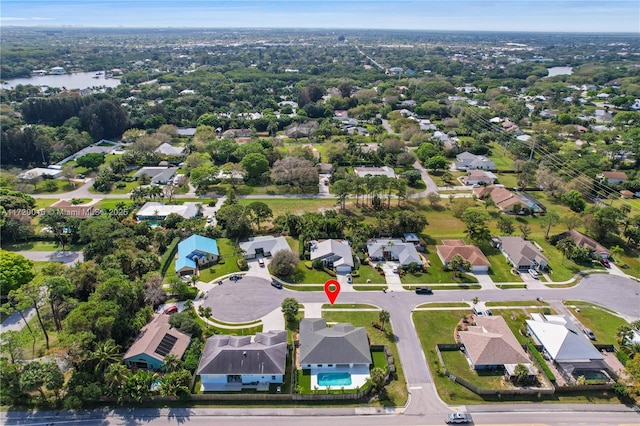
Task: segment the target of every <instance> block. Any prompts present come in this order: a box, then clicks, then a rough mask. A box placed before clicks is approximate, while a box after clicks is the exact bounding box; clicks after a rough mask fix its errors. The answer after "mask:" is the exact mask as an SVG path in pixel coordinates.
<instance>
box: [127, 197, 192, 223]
mask: <svg viewBox="0 0 640 426" xmlns="http://www.w3.org/2000/svg"><path fill="white" fill-rule="evenodd" d="M198 206H200V203H191V202H187V203H184V204H177V205H168V204H165V203H158V202H155V201H149V202H147V203H145V204H144V205H143V206H142V207H140V210H138V213H136V215H135V216H136V220H138V221H141V220H165V219H166V218H167V216H169V215H170V214H171V213H175V214H179V215H180V216H182V217H184V218H185V219H190V218H192V217H196V216H197V215H198Z"/></svg>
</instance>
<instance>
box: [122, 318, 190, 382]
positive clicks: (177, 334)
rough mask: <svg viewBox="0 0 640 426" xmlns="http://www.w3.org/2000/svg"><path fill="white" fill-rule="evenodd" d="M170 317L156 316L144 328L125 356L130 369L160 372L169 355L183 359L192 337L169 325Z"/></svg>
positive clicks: (125, 361)
mask: <svg viewBox="0 0 640 426" xmlns="http://www.w3.org/2000/svg"><path fill="white" fill-rule="evenodd" d="M169 318H170V316H169V315H165V314H156V316H155V317H154V318H153V319H152V320H151V322H149V323H148V324H147V325H145V326H144V327H142V329H141V330H140V333H139V334H138V337H137V338H136V340H135V342H133V344H132V345H131V347H130V348H129V350H128V351H127V352H126V353H125V354H124V363H125V365H126V366H127V367H129V368H136V369H144V370H153V371H158V370H160V369H161V368H162V365H163V364H164V358H165V357H166V356H167V355H175V356H176V357H177V358H179V359H182V356H183V355H184V353H185V351H186V350H187V347H188V346H189V342H190V341H191V336H190V335H189V334H186V333H183V332H181V331H180V330H178V329H177V328H174V327H172V326H171V324H169Z"/></svg>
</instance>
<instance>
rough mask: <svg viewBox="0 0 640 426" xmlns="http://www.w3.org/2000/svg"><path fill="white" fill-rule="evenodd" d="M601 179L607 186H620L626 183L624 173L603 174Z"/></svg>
mask: <svg viewBox="0 0 640 426" xmlns="http://www.w3.org/2000/svg"><path fill="white" fill-rule="evenodd" d="M601 179H605V180H606V181H607V184H609V185H620V184H621V183H624V182H626V181H627V179H628V178H627V174H626V173H625V172H603V173H602V175H601Z"/></svg>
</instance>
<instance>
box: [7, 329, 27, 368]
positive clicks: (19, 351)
mask: <svg viewBox="0 0 640 426" xmlns="http://www.w3.org/2000/svg"><path fill="white" fill-rule="evenodd" d="M27 341H28V336H27V334H25V333H20V332H19V331H15V330H9V331H5V332H4V333H2V334H0V342H2V343H1V345H0V349H1V350H2V352H4V353H8V354H9V359H11V362H12V363H14V362H16V361H18V360H21V359H22V355H23V348H24V347H25V346H26V344H27Z"/></svg>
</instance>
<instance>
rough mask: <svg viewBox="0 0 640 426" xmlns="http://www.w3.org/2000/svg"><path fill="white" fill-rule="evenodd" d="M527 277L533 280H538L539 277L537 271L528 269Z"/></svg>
mask: <svg viewBox="0 0 640 426" xmlns="http://www.w3.org/2000/svg"><path fill="white" fill-rule="evenodd" d="M528 272H529V275H531V276H532V277H533V278H535V279H536V280H537V279H538V277H539V275H538V271H536V270H535V269H529V271H528Z"/></svg>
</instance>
